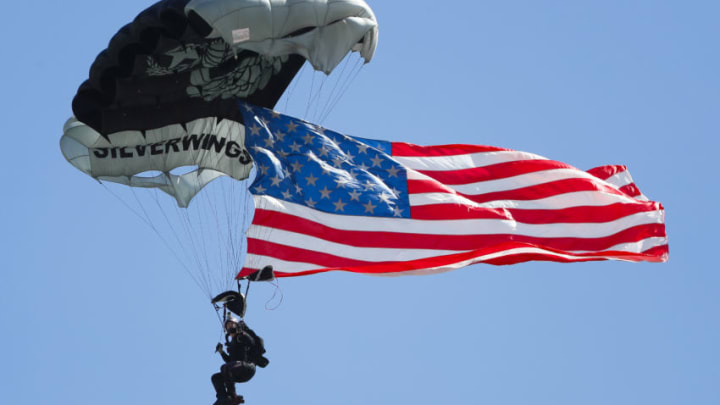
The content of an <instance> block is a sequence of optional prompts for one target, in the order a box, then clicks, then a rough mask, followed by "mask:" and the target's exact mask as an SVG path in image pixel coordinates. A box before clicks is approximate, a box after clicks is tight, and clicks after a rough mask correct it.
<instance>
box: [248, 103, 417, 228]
mask: <svg viewBox="0 0 720 405" xmlns="http://www.w3.org/2000/svg"><path fill="white" fill-rule="evenodd" d="M240 108H241V109H242V112H243V118H244V120H245V131H246V133H245V145H246V147H247V148H248V150H249V151H250V154H251V155H252V157H253V159H254V160H255V165H256V169H257V175H256V178H255V182H254V183H253V184H252V186H251V187H250V190H251V191H252V193H253V194H255V195H268V196H271V197H274V198H277V199H280V200H285V201H289V202H292V203H296V204H302V205H305V206H307V207H310V208H313V209H316V210H319V211H324V212H328V213H333V214H344V215H359V216H375V217H401V218H409V217H410V203H409V200H408V193H407V172H406V170H405V168H404V167H403V166H402V165H401V164H400V163H398V162H397V161H395V160H394V159H393V158H392V156H390V153H392V145H391V143H390V142H386V141H377V140H370V139H363V138H356V137H352V136H348V135H343V134H339V133H337V132H334V131H331V130H328V129H325V128H322V127H320V126H317V125H314V124H311V123H308V122H305V121H303V120H300V119H297V118H292V117H288V116H286V115H282V114H280V113H277V112H275V111H272V110H268V109H265V108H261V107H255V106H252V105H249V104H245V103H241V104H240Z"/></svg>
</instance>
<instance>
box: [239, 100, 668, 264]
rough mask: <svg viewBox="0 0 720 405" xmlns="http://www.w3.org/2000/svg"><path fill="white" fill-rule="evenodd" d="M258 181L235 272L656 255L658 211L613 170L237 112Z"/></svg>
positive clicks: (662, 247)
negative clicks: (357, 133) (238, 268)
mask: <svg viewBox="0 0 720 405" xmlns="http://www.w3.org/2000/svg"><path fill="white" fill-rule="evenodd" d="M242 108H243V117H244V120H245V125H246V145H247V147H248V149H249V150H250V153H251V154H252V156H253V158H254V160H255V165H256V170H257V176H256V179H255V181H254V183H253V184H252V186H251V187H250V190H251V193H252V194H253V199H254V202H255V207H256V208H255V216H254V219H253V221H252V224H251V225H250V228H249V229H248V235H247V236H248V250H247V260H246V264H245V267H244V268H243V269H242V271H241V272H240V274H239V277H241V276H244V275H247V274H249V273H250V272H252V271H255V270H257V269H259V268H261V267H263V266H265V265H273V267H274V268H275V270H276V275H277V276H298V275H306V274H313V273H318V272H325V271H330V270H345V271H351V272H357V273H369V274H387V275H393V274H427V273H437V272H443V271H449V270H453V269H457V268H460V267H463V266H468V265H471V264H474V263H488V264H498V265H499V264H513V263H518V262H524V261H529V260H549V261H556V262H580V261H590V260H607V259H615V260H626V261H651V262H663V261H667V258H668V242H667V236H666V234H665V224H664V210H663V207H662V205H661V204H660V203H657V202H652V201H649V200H648V199H647V198H646V197H645V196H643V195H642V194H641V193H640V191H639V190H638V188H637V187H636V186H635V184H634V183H633V180H632V178H631V177H630V174H629V173H628V172H627V170H626V168H625V167H624V166H603V167H600V168H596V169H592V170H590V171H587V172H585V171H582V170H579V169H576V168H574V167H572V166H570V165H567V164H565V163H561V162H557V161H553V160H549V159H546V158H544V157H541V156H538V155H534V154H532V153H525V152H518V151H514V150H510V149H503V148H496V147H491V146H476V145H441V146H418V145H412V144H408V143H398V142H386V141H378V140H371V139H364V138H358V137H354V136H348V135H343V134H340V133H337V132H334V131H331V130H328V129H325V128H322V127H320V126H318V125H314V124H311V123H308V122H305V121H302V120H300V119H296V118H292V117H288V116H285V115H282V114H280V113H277V112H274V111H271V110H267V109H263V108H260V107H255V106H252V105H247V104H243V105H242Z"/></svg>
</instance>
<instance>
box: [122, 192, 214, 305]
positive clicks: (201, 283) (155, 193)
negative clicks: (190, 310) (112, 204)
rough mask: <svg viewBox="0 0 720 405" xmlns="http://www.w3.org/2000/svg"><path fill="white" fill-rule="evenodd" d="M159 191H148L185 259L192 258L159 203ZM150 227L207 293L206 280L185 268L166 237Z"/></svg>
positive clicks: (184, 267)
mask: <svg viewBox="0 0 720 405" xmlns="http://www.w3.org/2000/svg"><path fill="white" fill-rule="evenodd" d="M130 190H131V191H132V193H133V196H134V197H135V200H136V201H137V202H138V204H139V205H140V207H142V209H143V212H145V215H146V216H147V217H148V220H149V221H150V215H149V214H147V210H146V209H145V206H144V205H143V204H142V202H141V201H140V198H139V197H138V196H137V194H136V193H135V190H134V189H132V188H131V189H130ZM159 193H160V191H158V189H155V190H154V193H150V194H151V195H152V197H153V199H154V200H155V204H156V205H157V207H158V210H159V211H160V213H161V214H162V216H163V218H164V219H165V222H166V223H167V225H168V227H169V228H170V233H172V235H173V236H174V237H175V241H176V242H177V243H178V246H180V249H181V250H183V253H184V254H185V256H186V260H187V259H192V255H191V254H190V253H188V252H187V249H184V244H183V242H182V240H181V239H180V236H179V234H178V232H177V231H176V230H175V227H174V226H173V225H172V221H170V218H168V216H167V213H166V212H165V210H164V209H163V207H162V205H161V204H160V199H159V198H158V195H159ZM176 210H177V207H176ZM152 228H153V230H155V233H156V234H157V235H158V236H159V237H160V239H161V240H162V241H163V243H164V244H165V246H167V248H168V249H169V250H170V251H171V252H172V253H173V255H174V256H175V258H176V260H177V261H178V262H179V263H180V265H181V266H182V268H183V270H185V273H187V274H188V275H189V276H190V278H191V279H192V280H193V281H194V282H195V284H196V285H197V286H198V287H199V288H200V290H202V291H205V293H206V294H207V293H208V290H207V288H204V286H206V285H207V282H206V281H205V280H202V279H199V278H198V277H197V276H196V275H194V274H193V273H192V272H191V271H190V269H188V268H187V266H186V265H185V262H183V261H182V260H181V259H180V257H179V256H178V254H177V253H176V252H175V249H173V248H172V247H171V246H170V244H169V243H168V242H167V241H166V239H165V238H164V237H163V236H162V234H161V232H159V231H158V230H157V228H156V227H155V226H152ZM188 261H192V260H188Z"/></svg>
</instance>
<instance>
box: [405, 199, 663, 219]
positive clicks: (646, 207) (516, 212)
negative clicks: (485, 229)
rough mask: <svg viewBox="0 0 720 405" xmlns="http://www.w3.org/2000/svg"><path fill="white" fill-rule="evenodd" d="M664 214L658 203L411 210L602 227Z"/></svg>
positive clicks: (421, 215)
mask: <svg viewBox="0 0 720 405" xmlns="http://www.w3.org/2000/svg"><path fill="white" fill-rule="evenodd" d="M658 210H662V206H661V205H660V204H659V203H656V202H652V201H648V202H638V203H616V204H610V205H603V206H583V207H570V208H563V209H556V210H542V209H536V210H531V209H518V208H481V207H472V206H468V205H462V204H433V205H420V206H413V207H411V208H410V214H411V216H412V218H414V219H427V220H444V219H509V220H515V221H517V222H520V223H524V224H553V223H571V224H572V223H602V222H610V221H614V220H616V219H620V218H622V217H626V216H628V215H632V214H637V213H640V212H651V211H658Z"/></svg>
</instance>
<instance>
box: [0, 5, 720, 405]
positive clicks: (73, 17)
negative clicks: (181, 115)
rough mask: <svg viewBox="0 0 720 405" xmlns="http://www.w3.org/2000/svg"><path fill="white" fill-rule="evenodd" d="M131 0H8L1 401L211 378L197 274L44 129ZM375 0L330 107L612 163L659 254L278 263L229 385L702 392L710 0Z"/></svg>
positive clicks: (598, 395) (616, 394)
mask: <svg viewBox="0 0 720 405" xmlns="http://www.w3.org/2000/svg"><path fill="white" fill-rule="evenodd" d="M148 5H149V3H148V2H145V1H139V0H125V1H112V2H110V1H89V0H82V1H81V0H71V1H66V2H57V1H48V0H41V1H35V2H30V1H28V2H22V1H15V2H9V3H6V4H4V7H3V11H4V16H5V18H3V23H2V24H1V25H0V34H1V35H0V38H2V45H0V47H1V49H2V55H3V57H2V63H0V69H1V73H2V74H1V75H0V83H2V87H1V88H2V91H3V96H2V98H0V107H1V108H0V116H1V117H2V132H3V136H2V150H3V159H2V160H1V162H2V163H0V164H1V165H2V170H0V179H1V180H2V184H3V187H2V197H3V198H2V200H1V201H0V205H1V207H2V209H0V227H1V229H2V232H1V233H0V237H1V238H2V243H1V244H0V249H1V250H2V262H3V264H2V269H0V403H2V404H35V403H38V402H43V403H46V402H49V403H53V404H56V405H78V404H80V405H82V404H103V405H115V404H123V405H127V404H173V405H179V404H211V403H212V402H213V401H214V395H213V390H212V386H211V385H210V375H211V374H212V373H213V372H215V371H216V369H217V368H218V366H219V365H220V363H221V362H220V359H219V357H218V356H217V355H216V354H214V353H213V349H214V346H215V344H216V343H217V341H218V337H219V329H218V322H217V318H216V317H215V313H214V311H213V310H212V308H211V306H210V305H208V302H207V299H206V297H204V296H203V295H202V294H199V290H198V288H197V287H196V286H195V284H193V282H192V281H191V279H190V278H189V277H188V276H187V275H186V274H185V272H184V271H182V270H181V268H180V266H179V265H178V263H177V262H176V261H175V259H174V258H173V257H172V256H171V255H170V254H169V253H168V251H167V249H165V248H164V247H163V246H162V244H160V243H159V242H158V239H157V237H156V235H154V234H153V233H152V232H151V231H150V230H149V229H148V227H146V226H145V225H144V224H143V223H142V222H141V221H139V220H138V218H137V217H135V216H134V215H133V214H132V213H131V212H130V211H128V210H127V209H126V208H124V207H123V206H122V205H121V204H119V203H118V201H117V200H116V199H115V198H113V197H112V196H111V195H110V194H109V193H108V192H106V191H105V190H104V189H103V188H102V187H101V186H99V185H98V184H97V183H96V182H94V181H93V180H92V179H90V178H88V177H87V176H85V175H84V174H82V173H80V172H78V171H77V170H75V169H74V168H73V167H71V166H70V165H69V164H68V163H67V162H66V161H65V160H64V159H63V157H62V155H61V153H60V150H59V147H58V141H59V138H60V136H61V134H62V125H63V123H64V122H65V120H66V119H67V118H68V117H69V116H70V115H71V108H70V103H71V100H72V97H73V96H74V94H75V91H76V89H77V87H78V86H79V85H80V83H81V82H82V81H83V80H85V78H86V77H87V72H88V68H89V66H90V64H91V62H92V61H93V60H94V58H95V56H96V55H97V54H98V52H100V50H102V49H103V48H104V47H105V46H106V45H107V42H108V40H109V39H110V37H111V36H112V35H113V34H114V33H115V32H116V31H117V29H119V28H120V27H121V26H122V25H124V24H125V23H126V22H128V21H130V20H131V19H132V18H133V17H134V16H135V15H136V14H137V13H138V12H139V11H141V10H142V9H143V8H145V7H146V6H148ZM370 5H371V6H372V7H373V9H374V11H375V13H376V15H377V17H378V20H379V24H380V42H379V47H378V51H377V54H376V56H375V59H374V60H373V61H372V63H370V64H369V65H367V66H365V67H363V69H362V71H361V73H360V74H359V75H358V76H357V78H356V79H355V80H354V81H353V83H352V85H351V86H350V87H349V89H348V91H347V92H346V93H345V94H344V97H343V98H342V100H341V101H340V102H339V103H338V104H337V106H336V108H335V109H334V110H333V111H332V113H331V114H330V115H329V117H328V118H327V119H326V120H325V122H323V124H324V125H325V126H326V127H328V128H332V129H334V130H337V131H340V132H345V133H348V134H351V135H356V136H362V137H369V138H379V139H387V140H396V141H406V142H412V143H417V144H438V143H472V144H486V145H493V146H500V147H506V148H512V149H518V150H523V151H528V152H533V153H537V154H540V155H543V156H546V157H549V158H552V159H555V160H560V161H564V162H566V163H569V164H572V165H574V166H576V167H579V168H582V169H590V168H592V167H595V166H599V165H603V164H626V165H627V166H628V167H629V169H630V172H631V173H632V175H633V177H634V178H635V181H636V183H637V184H638V186H639V187H640V189H641V190H642V191H643V193H644V194H646V195H647V196H648V197H649V198H651V199H653V200H656V201H660V202H662V203H663V204H664V206H665V208H666V213H667V230H668V235H669V238H670V261H669V262H668V263H666V264H647V263H639V264H633V263H622V262H597V263H585V264H572V265H567V264H556V263H526V264H522V265H515V266H510V267H494V266H489V265H476V266H471V267H468V268H464V269H461V270H458V271H455V272H451V273H447V274H442V275H435V276H425V277H399V278H378V277H370V276H361V275H354V274H345V273H334V274H321V275H316V276H311V277H304V278H295V279H284V280H281V281H280V288H281V289H282V294H283V301H282V303H281V305H280V306H279V307H278V308H277V309H275V310H273V311H269V310H265V303H266V301H268V300H269V299H270V298H271V297H272V294H273V292H274V289H273V287H271V286H268V285H263V286H260V287H257V288H256V287H253V290H252V291H251V295H250V307H249V310H248V316H247V319H248V322H249V323H250V324H251V326H253V328H254V329H255V330H256V331H257V332H259V333H260V334H261V335H262V336H263V337H264V338H265V342H266V346H267V348H268V352H269V353H268V357H269V358H270V361H271V363H270V366H269V367H268V368H267V369H261V370H259V371H258V373H257V375H256V377H255V378H254V379H253V380H252V381H251V382H250V383H248V384H245V385H244V386H239V392H240V393H242V394H244V395H245V397H246V399H247V403H248V404H327V405H337V404H405V403H407V404H414V405H424V404H433V405H436V404H458V405H460V404H554V405H555V404H573V405H576V404H583V405H593V404H603V405H604V404H613V405H620V404H653V405H660V404H698V405H699V404H718V403H720V385H719V384H718V381H720V350H719V349H718V342H720V325H719V324H718V322H719V319H720V316H719V311H720V298H719V297H720V285H719V282H720V272H719V271H718V267H719V266H718V265H717V258H716V257H715V254H714V250H715V249H716V248H717V243H716V242H717V232H716V230H717V229H718V226H719V225H720V223H719V221H718V215H717V212H716V207H715V205H716V204H717V201H718V191H717V188H718V186H719V185H720V182H719V181H718V179H717V174H716V167H717V149H718V146H720V142H719V141H718V131H719V130H720V125H719V124H720V122H719V121H720V52H718V38H720V23H718V16H719V15H720V3H718V2H716V1H662V0H654V1H650V0H648V1H638V0H604V1H502V2H501V1H494V2H488V1H470V0H466V1H455V2H439V1H384V2H383V1H370ZM310 76H311V75H310V74H307V75H306V78H308V77H310ZM302 89H303V87H302V86H299V87H298V90H295V92H294V97H296V99H300V100H301V101H304V100H305V97H306V95H304V93H303V90H302ZM294 102H295V101H293V103H294ZM286 105H287V106H288V109H290V108H291V107H290V106H291V105H295V104H291V103H287V104H286ZM284 108H285V105H283V104H280V105H278V110H280V111H283V112H289V113H291V114H294V115H299V116H304V114H303V113H304V111H302V107H295V110H293V111H285V109H284ZM713 263H715V264H713Z"/></svg>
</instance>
